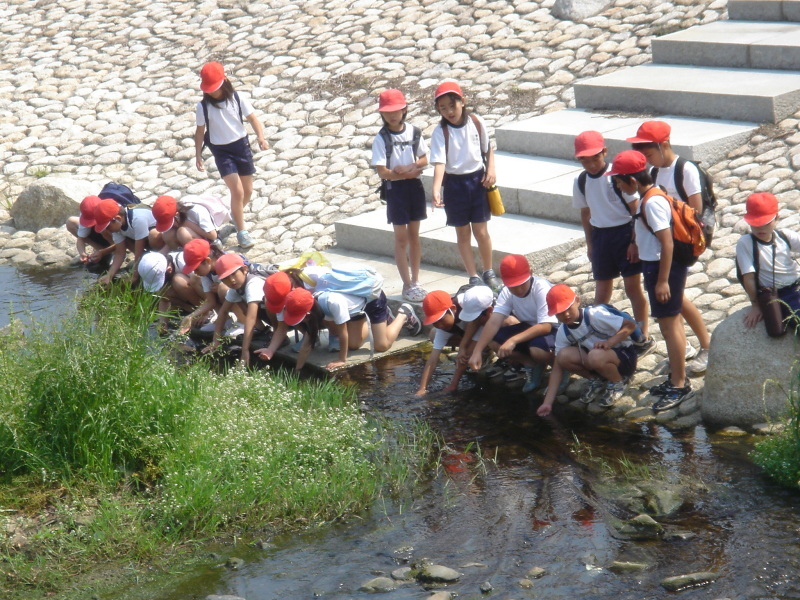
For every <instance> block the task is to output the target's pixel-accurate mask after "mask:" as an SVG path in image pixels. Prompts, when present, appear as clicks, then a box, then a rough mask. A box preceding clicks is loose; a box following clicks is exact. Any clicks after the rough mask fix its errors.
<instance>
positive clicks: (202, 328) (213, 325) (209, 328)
mask: <svg viewBox="0 0 800 600" xmlns="http://www.w3.org/2000/svg"><path fill="white" fill-rule="evenodd" d="M216 328H217V323H216V321H211V322H210V323H206V324H205V325H201V326H200V327H199V329H200V331H209V332H213V331H214V330H215V329H216Z"/></svg>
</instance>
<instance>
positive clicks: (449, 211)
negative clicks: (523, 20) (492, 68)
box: [431, 80, 502, 292]
mask: <svg viewBox="0 0 800 600" xmlns="http://www.w3.org/2000/svg"><path fill="white" fill-rule="evenodd" d="M434 103H435V105H436V110H437V111H438V112H439V114H440V115H442V120H441V122H440V123H439V125H437V126H436V129H434V130H433V135H432V136H431V162H432V163H433V165H434V171H433V190H432V192H433V197H432V199H431V203H432V205H433V207H434V208H435V207H442V206H444V211H445V214H446V215H447V224H448V225H450V226H451V227H455V228H456V240H457V243H458V253H459V254H460V255H461V260H462V262H463V263H464V268H465V269H466V271H467V275H468V276H469V280H470V283H472V284H479V283H485V284H486V285H488V286H489V287H491V288H492V289H493V290H494V291H495V292H497V291H499V290H500V288H501V287H502V284H501V283H500V281H499V280H498V279H497V276H496V275H495V273H494V270H493V269H492V238H491V237H489V228H488V222H489V219H490V218H491V213H490V212H489V202H488V201H487V199H486V190H487V189H488V188H490V187H492V186H493V185H494V183H495V181H496V179H497V177H496V176H495V170H494V151H493V150H492V146H491V144H490V143H489V136H488V135H486V124H485V123H484V121H483V119H481V118H480V117H479V116H477V115H475V114H473V113H470V112H468V111H467V109H466V98H465V96H464V92H462V91H461V86H459V85H458V83H456V82H455V81H452V80H448V81H443V82H442V83H440V84H439V87H437V88H436V92H435V94H434ZM484 156H485V157H486V161H485V164H484ZM473 237H474V238H475V241H476V242H477V243H478V253H479V254H480V257H481V262H482V263H483V269H484V270H483V273H482V276H478V270H477V268H476V266H475V256H474V255H473V253H472V238H473Z"/></svg>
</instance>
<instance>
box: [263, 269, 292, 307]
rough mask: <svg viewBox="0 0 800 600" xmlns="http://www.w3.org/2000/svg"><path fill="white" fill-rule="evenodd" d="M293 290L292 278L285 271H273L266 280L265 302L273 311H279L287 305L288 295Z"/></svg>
mask: <svg viewBox="0 0 800 600" xmlns="http://www.w3.org/2000/svg"><path fill="white" fill-rule="evenodd" d="M291 291H292V280H291V279H290V278H289V276H288V275H287V274H286V273H284V272H283V271H278V272H277V273H273V274H272V275H270V276H269V277H267V279H266V280H265V281H264V304H266V307H267V310H268V311H269V312H271V313H275V314H277V313H279V312H281V311H282V310H283V307H284V306H285V305H286V296H288V295H289V292H291Z"/></svg>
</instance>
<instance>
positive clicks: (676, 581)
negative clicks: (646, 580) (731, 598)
mask: <svg viewBox="0 0 800 600" xmlns="http://www.w3.org/2000/svg"><path fill="white" fill-rule="evenodd" d="M717 577H719V575H717V574H716V573H711V572H708V571H702V572H700V573H688V574H686V575H677V576H675V577H667V578H666V579H662V580H661V587H663V588H664V589H666V590H669V591H670V592H677V591H679V590H685V589H687V588H692V587H697V586H700V585H708V584H709V583H712V582H714V581H716V580H717Z"/></svg>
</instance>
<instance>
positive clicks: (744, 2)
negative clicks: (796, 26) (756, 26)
mask: <svg viewBox="0 0 800 600" xmlns="http://www.w3.org/2000/svg"><path fill="white" fill-rule="evenodd" d="M728 18H730V19H735V20H739V21H800V0H728Z"/></svg>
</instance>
